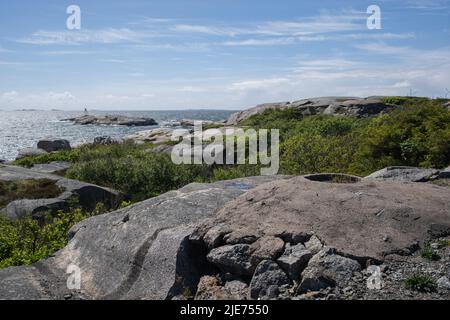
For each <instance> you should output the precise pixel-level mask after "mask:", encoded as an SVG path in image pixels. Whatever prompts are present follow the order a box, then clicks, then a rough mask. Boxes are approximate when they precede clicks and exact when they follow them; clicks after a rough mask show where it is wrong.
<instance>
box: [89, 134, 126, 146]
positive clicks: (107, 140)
mask: <svg viewBox="0 0 450 320" xmlns="http://www.w3.org/2000/svg"><path fill="white" fill-rule="evenodd" d="M122 142H123V139H121V138H117V137H110V136H100V137H95V138H94V142H93V145H95V146H98V145H111V144H120V143H122Z"/></svg>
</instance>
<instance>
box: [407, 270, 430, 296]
mask: <svg viewBox="0 0 450 320" xmlns="http://www.w3.org/2000/svg"><path fill="white" fill-rule="evenodd" d="M405 286H406V288H407V289H410V290H414V291H419V292H434V291H436V288H437V284H436V281H434V279H433V278H431V277H429V276H426V275H420V274H414V275H411V276H409V277H408V278H406V280H405Z"/></svg>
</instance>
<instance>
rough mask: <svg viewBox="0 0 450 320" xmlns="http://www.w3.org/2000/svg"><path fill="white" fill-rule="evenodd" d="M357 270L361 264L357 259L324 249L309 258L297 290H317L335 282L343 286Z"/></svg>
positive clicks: (302, 291)
mask: <svg viewBox="0 0 450 320" xmlns="http://www.w3.org/2000/svg"><path fill="white" fill-rule="evenodd" d="M359 270H361V266H360V264H359V263H358V262H357V261H355V260H352V259H349V258H345V257H342V256H340V255H337V254H333V253H331V251H329V250H327V249H324V250H322V251H320V252H319V253H318V254H316V255H315V256H313V257H312V258H311V260H310V261H309V263H308V266H307V268H306V269H305V270H304V271H303V272H302V274H301V282H300V285H299V287H298V289H297V292H298V293H305V292H308V291H319V290H321V289H325V288H328V287H333V286H335V285H336V284H339V285H341V286H345V283H346V282H348V281H350V279H351V278H352V276H353V272H355V271H359Z"/></svg>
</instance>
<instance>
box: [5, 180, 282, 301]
mask: <svg viewBox="0 0 450 320" xmlns="http://www.w3.org/2000/svg"><path fill="white" fill-rule="evenodd" d="M281 178H282V177H254V178H244V179H237V180H230V181H224V182H217V183H212V184H198V183H194V184H190V185H188V186H186V187H184V188H182V189H179V190H177V191H172V192H168V193H165V194H163V195H161V196H158V197H155V198H151V199H148V200H146V201H143V202H140V203H137V204H135V205H132V206H130V207H127V208H124V209H121V210H118V211H114V212H112V213H108V214H104V215H100V216H95V217H92V218H90V219H87V220H85V221H83V222H81V223H79V224H77V225H76V226H74V227H73V229H72V230H71V232H70V234H71V240H70V242H69V244H68V245H67V246H66V247H65V248H64V249H62V250H60V251H59V252H58V253H56V254H55V256H54V257H53V258H49V259H46V260H43V261H41V262H40V263H39V266H40V269H39V270H37V268H36V266H35V265H33V266H29V267H21V268H18V269H12V268H6V269H2V270H0V298H2V299H24V298H43V299H46V298H52V299H61V298H62V297H63V294H66V292H67V288H66V286H65V284H66V280H67V276H68V275H66V274H65V271H66V270H67V267H68V266H69V265H76V266H78V267H79V268H80V270H81V290H80V292H75V293H73V292H72V293H73V294H74V297H77V296H82V297H84V298H88V299H102V298H106V299H126V298H129V299H133V298H136V299H165V298H166V297H167V296H168V295H171V296H179V295H181V294H182V292H183V290H186V291H188V290H189V289H191V290H190V292H195V291H194V289H195V287H194V288H193V286H196V285H197V283H198V280H199V279H200V277H201V276H202V275H203V274H201V273H200V272H197V271H196V269H195V266H196V264H197V265H198V267H199V268H200V267H201V261H200V260H201V256H202V254H201V252H200V251H197V250H201V248H197V247H195V246H192V245H189V244H188V243H187V242H186V237H187V236H188V235H189V234H191V233H192V231H193V229H194V227H193V226H194V224H195V223H197V222H199V221H201V220H203V219H205V218H208V217H211V215H212V214H213V213H214V212H215V211H216V210H217V209H219V208H220V207H222V206H223V205H224V204H225V203H227V202H229V201H230V200H232V199H234V198H236V197H237V196H239V195H241V194H243V193H244V192H245V191H247V190H249V189H251V188H254V187H256V186H258V185H260V184H262V183H265V182H269V181H273V180H274V179H281ZM203 272H204V270H203ZM15 279H20V282H19V283H15V282H14V281H15ZM48 283H52V284H54V285H53V286H52V287H50V288H47V286H46V284H48ZM178 285H179V286H178Z"/></svg>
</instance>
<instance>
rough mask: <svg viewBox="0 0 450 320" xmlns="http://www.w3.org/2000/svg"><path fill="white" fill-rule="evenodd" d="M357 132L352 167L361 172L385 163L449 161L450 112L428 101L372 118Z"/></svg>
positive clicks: (438, 164) (428, 164)
mask: <svg viewBox="0 0 450 320" xmlns="http://www.w3.org/2000/svg"><path fill="white" fill-rule="evenodd" d="M360 135H361V142H362V143H361V145H360V148H359V151H358V154H357V155H356V156H355V161H354V163H353V164H352V168H353V169H354V170H355V171H359V172H361V173H364V174H368V173H370V172H373V171H375V170H378V169H381V168H383V167H386V166H396V165H403V166H420V167H435V168H443V167H445V166H447V165H448V164H449V163H450V112H448V111H447V110H446V109H445V108H443V107H442V106H436V105H434V104H433V103H431V102H428V103H424V104H421V105H414V106H409V107H402V108H398V109H395V110H393V111H392V112H390V113H388V114H385V115H380V116H378V117H375V118H373V119H372V120H371V121H370V123H369V124H368V126H367V127H366V128H362V129H360Z"/></svg>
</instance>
